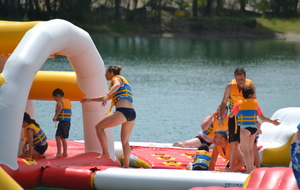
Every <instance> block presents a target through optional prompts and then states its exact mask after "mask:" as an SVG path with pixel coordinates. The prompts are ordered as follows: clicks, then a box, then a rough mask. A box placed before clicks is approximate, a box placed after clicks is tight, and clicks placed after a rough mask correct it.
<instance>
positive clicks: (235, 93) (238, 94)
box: [228, 79, 252, 111]
mask: <svg viewBox="0 0 300 190" xmlns="http://www.w3.org/2000/svg"><path fill="white" fill-rule="evenodd" d="M251 82H252V80H250V79H246V83H245V86H246V87H249V86H250V84H251ZM230 84H231V92H230V96H229V99H228V102H229V111H231V110H232V109H233V107H234V104H235V103H237V102H238V100H243V99H244V97H243V93H242V91H241V90H239V88H238V85H237V83H236V80H235V79H232V80H231V83H230Z"/></svg>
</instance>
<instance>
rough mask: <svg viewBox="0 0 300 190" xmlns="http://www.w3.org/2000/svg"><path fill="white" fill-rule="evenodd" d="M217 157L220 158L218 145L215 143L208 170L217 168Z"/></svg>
mask: <svg viewBox="0 0 300 190" xmlns="http://www.w3.org/2000/svg"><path fill="white" fill-rule="evenodd" d="M217 158H218V150H217V146H216V145H215V146H214V149H213V151H212V154H211V160H210V163H209V167H208V170H210V171H214V170H215V165H216V162H217Z"/></svg>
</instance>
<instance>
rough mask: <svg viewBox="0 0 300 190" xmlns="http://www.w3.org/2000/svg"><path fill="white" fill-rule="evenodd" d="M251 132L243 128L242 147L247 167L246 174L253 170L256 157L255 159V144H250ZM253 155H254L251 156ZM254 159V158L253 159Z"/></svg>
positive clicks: (241, 134)
mask: <svg viewBox="0 0 300 190" xmlns="http://www.w3.org/2000/svg"><path fill="white" fill-rule="evenodd" d="M250 139H251V138H250V131H248V130H247V129H243V128H241V131H240V146H241V149H242V154H243V157H244V162H245V165H246V173H250V172H251V171H252V170H253V164H254V159H253V158H254V157H253V144H252V143H251V146H250V145H249V144H250ZM251 152H252V153H251ZM251 154H252V155H251ZM251 157H252V158H251Z"/></svg>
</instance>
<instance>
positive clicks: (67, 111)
mask: <svg viewBox="0 0 300 190" xmlns="http://www.w3.org/2000/svg"><path fill="white" fill-rule="evenodd" d="M60 101H61V103H62V107H63V109H62V110H61V112H60V113H59V115H58V116H57V121H71V115H72V104H71V102H70V100H69V99H66V98H63V99H61V100H60ZM57 107H58V105H57V104H56V110H57Z"/></svg>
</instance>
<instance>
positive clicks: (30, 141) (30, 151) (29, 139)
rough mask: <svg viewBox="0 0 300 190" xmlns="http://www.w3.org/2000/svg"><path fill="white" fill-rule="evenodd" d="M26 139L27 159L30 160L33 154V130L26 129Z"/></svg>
mask: <svg viewBox="0 0 300 190" xmlns="http://www.w3.org/2000/svg"><path fill="white" fill-rule="evenodd" d="M27 133H28V137H27V142H28V145H29V146H28V156H27V157H28V158H32V154H33V136H34V130H33V129H28V130H27Z"/></svg>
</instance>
